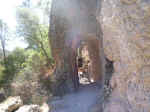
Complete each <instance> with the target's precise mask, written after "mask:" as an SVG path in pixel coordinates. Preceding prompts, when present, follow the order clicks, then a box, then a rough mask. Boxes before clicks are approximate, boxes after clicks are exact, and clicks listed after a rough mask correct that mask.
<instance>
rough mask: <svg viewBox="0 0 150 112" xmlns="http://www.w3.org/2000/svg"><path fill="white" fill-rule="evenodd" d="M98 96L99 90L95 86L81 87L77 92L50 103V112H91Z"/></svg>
mask: <svg viewBox="0 0 150 112" xmlns="http://www.w3.org/2000/svg"><path fill="white" fill-rule="evenodd" d="M99 96H100V88H99V87H98V86H97V85H96V84H90V85H85V86H81V87H80V89H79V91H78V92H76V93H71V94H68V95H66V96H64V97H63V98H62V99H59V100H55V101H53V102H51V105H52V106H53V110H52V111H51V112H91V109H92V108H93V107H94V106H95V105H96V103H97V101H98V99H99Z"/></svg>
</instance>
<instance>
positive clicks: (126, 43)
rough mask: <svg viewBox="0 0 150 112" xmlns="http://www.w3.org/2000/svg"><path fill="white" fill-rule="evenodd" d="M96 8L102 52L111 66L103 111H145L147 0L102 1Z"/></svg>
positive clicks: (148, 99)
mask: <svg viewBox="0 0 150 112" xmlns="http://www.w3.org/2000/svg"><path fill="white" fill-rule="evenodd" d="M99 7H101V10H100V11H99V15H98V20H99V22H100V26H101V28H102V32H103V46H104V52H105V55H106V56H107V58H108V59H109V60H112V61H113V62H114V69H115V73H114V74H113V77H112V79H111V84H112V86H113V89H114V91H113V93H112V95H111V97H110V102H109V103H108V105H106V108H105V112H148V111H150V110H149V109H150V108H149V107H150V0H103V1H102V3H101V4H99ZM114 102H115V103H114ZM107 107H108V108H107ZM115 107H116V108H118V110H117V111H116V110H115V109H114V108H115Z"/></svg>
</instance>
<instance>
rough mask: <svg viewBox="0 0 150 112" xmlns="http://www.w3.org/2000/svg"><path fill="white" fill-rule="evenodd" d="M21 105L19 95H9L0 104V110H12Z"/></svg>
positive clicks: (4, 111) (9, 111)
mask: <svg viewBox="0 0 150 112" xmlns="http://www.w3.org/2000/svg"><path fill="white" fill-rule="evenodd" d="M22 105H23V102H22V100H21V99H20V97H19V96H16V97H9V98H8V99H7V100H6V101H4V102H3V103H1V104H0V112H13V111H15V110H17V109H18V108H19V107H20V106H22Z"/></svg>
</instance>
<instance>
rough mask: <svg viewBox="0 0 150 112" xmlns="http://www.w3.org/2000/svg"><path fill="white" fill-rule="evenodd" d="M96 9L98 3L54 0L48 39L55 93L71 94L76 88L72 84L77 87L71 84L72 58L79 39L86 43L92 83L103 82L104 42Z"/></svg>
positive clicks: (74, 66) (74, 68)
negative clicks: (53, 67) (53, 68)
mask: <svg viewBox="0 0 150 112" xmlns="http://www.w3.org/2000/svg"><path fill="white" fill-rule="evenodd" d="M96 10H97V0H72V1H70V0H61V1H60V0H53V4H52V9H51V21H50V26H51V27H50V34H49V37H50V44H51V48H52V55H53V57H54V59H55V61H56V69H55V72H54V74H53V76H52V77H53V82H54V83H53V84H54V85H53V86H54V87H53V88H57V89H55V90H54V91H55V93H56V92H57V93H61V91H63V92H64V90H65V92H70V91H73V90H74V89H76V86H75V85H78V84H74V80H76V78H75V77H76V76H77V75H76V74H77V70H76V63H75V59H76V58H75V57H76V48H77V46H78V44H79V42H80V41H81V40H84V41H86V42H87V43H88V48H89V52H90V58H91V60H92V74H93V78H94V80H95V81H97V82H98V81H100V82H102V83H103V82H104V71H105V68H104V66H105V60H104V53H103V40H102V36H100V28H99V27H98V25H99V24H98V22H97V19H96ZM60 12H61V13H60ZM73 74H74V75H73ZM60 82H61V83H60ZM76 83H77V81H76ZM58 88H59V89H58ZM64 88H65V89H64ZM58 91H59V92H58Z"/></svg>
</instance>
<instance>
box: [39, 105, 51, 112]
mask: <svg viewBox="0 0 150 112" xmlns="http://www.w3.org/2000/svg"><path fill="white" fill-rule="evenodd" d="M40 108H41V112H49V110H50V108H49V106H48V104H47V103H43V105H42V106H41V107H40Z"/></svg>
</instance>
